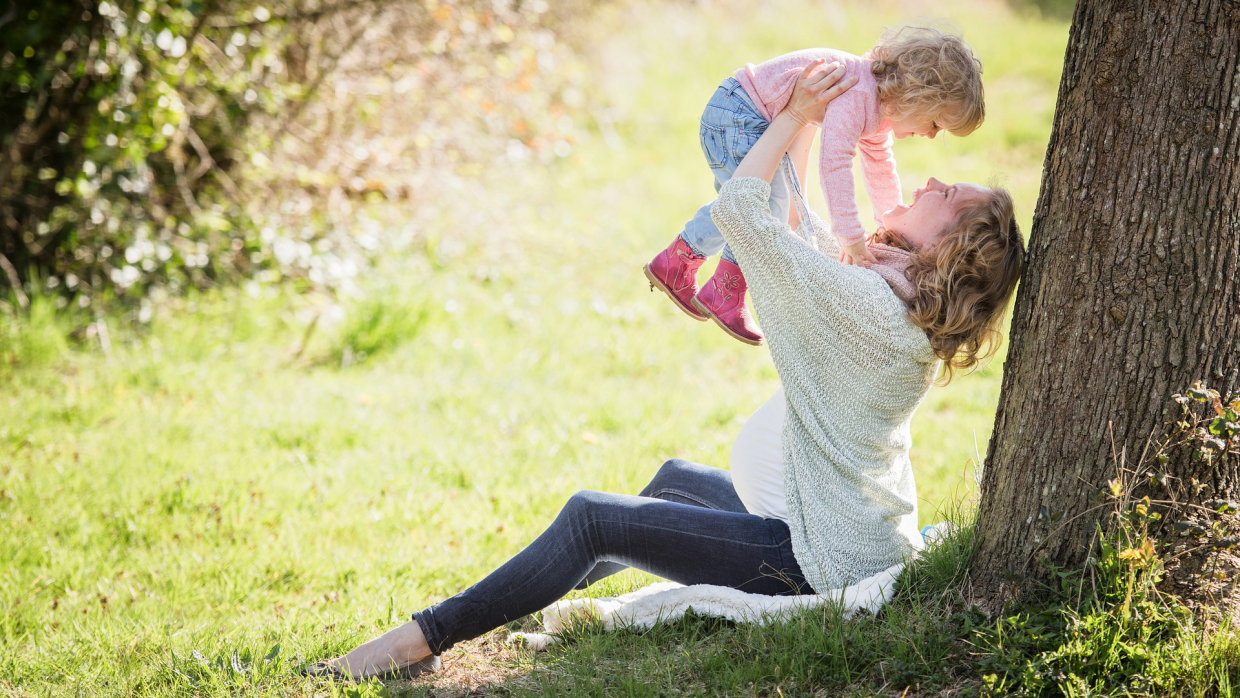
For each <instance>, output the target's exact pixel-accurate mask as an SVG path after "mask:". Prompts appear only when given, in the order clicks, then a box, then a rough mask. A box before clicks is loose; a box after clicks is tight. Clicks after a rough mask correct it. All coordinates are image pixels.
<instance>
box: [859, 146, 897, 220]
mask: <svg viewBox="0 0 1240 698" xmlns="http://www.w3.org/2000/svg"><path fill="white" fill-rule="evenodd" d="M892 142H893V138H892V136H891V133H890V132H888V133H887V135H886V136H885V137H882V138H862V139H861V140H859V141H857V146H858V148H859V149H860V151H861V174H862V176H863V179H864V181H865V191H866V193H868V194H869V195H870V204H871V206H872V207H873V209H874V221H875V222H876V223H879V224H880V225H881V224H882V220H883V214H884V213H886V212H888V211H890V210H891V209H893V208H895V207H896V206H898V205H900V204H901V203H903V202H904V198H903V194H902V193H901V191H900V177H899V175H897V174H896V156H895V154H894V153H892V152H891V144H892Z"/></svg>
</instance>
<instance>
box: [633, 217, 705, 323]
mask: <svg viewBox="0 0 1240 698" xmlns="http://www.w3.org/2000/svg"><path fill="white" fill-rule="evenodd" d="M705 261H706V258H705V257H699V256H697V255H696V254H694V253H693V249H692V248H691V247H689V244H688V243H686V242H685V241H684V240H681V239H680V236H679V235H677V236H676V239H675V240H674V241H672V244H671V245H670V246H668V248H667V249H666V250H663V251H662V252H660V253H659V254H657V255H655V258H654V259H652V260H651V261H650V264H647V265H646V266H645V272H646V278H647V279H650V288H652V289H653V288H657V289H659V290H660V291H662V292H664V293H666V294H667V296H668V298H671V299H672V302H673V303H675V304H676V307H677V308H680V309H681V310H683V311H684V312H685V314H686V315H688V316H689V317H691V318H693V319H694V320H701V321H702V322H705V321H706V316H705V315H703V314H701V313H699V312H698V311H697V309H695V308H694V307H693V305H692V302H693V296H694V295H696V294H697V292H698V283H697V271H698V267H700V266H702V262H705Z"/></svg>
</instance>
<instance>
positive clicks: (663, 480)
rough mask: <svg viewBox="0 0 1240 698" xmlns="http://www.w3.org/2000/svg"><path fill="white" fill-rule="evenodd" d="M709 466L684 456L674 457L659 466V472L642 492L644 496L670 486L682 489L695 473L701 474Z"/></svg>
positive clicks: (651, 494)
mask: <svg viewBox="0 0 1240 698" xmlns="http://www.w3.org/2000/svg"><path fill="white" fill-rule="evenodd" d="M705 467H707V466H705V465H699V464H697V463H694V462H692V461H687V460H685V459H683V458H672V459H671V460H667V461H664V462H663V465H661V466H659V470H658V472H656V473H655V474H654V478H652V479H651V480H650V484H648V485H646V489H644V490H642V492H641V494H642V496H644V497H650V496H653V495H654V493H655V492H659V491H662V490H665V489H668V488H673V489H682V488H683V487H684V485H685V484H686V483H687V482H689V481H691V480H692V479H693V477H694V475H695V474H699V475H700V474H701V470H702V469H703V468H705Z"/></svg>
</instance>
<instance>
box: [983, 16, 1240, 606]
mask: <svg viewBox="0 0 1240 698" xmlns="http://www.w3.org/2000/svg"><path fill="white" fill-rule="evenodd" d="M1196 380H1202V381H1205V382H1206V383H1208V384H1209V385H1210V387H1213V388H1215V389H1217V390H1220V391H1223V392H1224V393H1227V392H1231V391H1234V390H1236V388H1237V386H1238V384H1240V2H1237V0H1177V1H1173V2H1159V1H1157V0H1133V1H1125V0H1081V1H1080V2H1079V3H1078V5H1077V7H1076V11H1075V13H1074V15H1073V19H1072V29H1071V33H1070V37H1069V41H1068V49H1067V54H1066V56H1065V59H1064V71H1063V77H1062V79H1061V82H1060V87H1059V97H1058V101H1057V104H1056V108H1055V121H1054V126H1053V130H1052V132H1051V139H1050V144H1049V146H1048V147H1047V151H1046V161H1045V164H1044V171H1043V176H1042V189H1041V193H1040V195H1039V197H1038V204H1037V209H1036V210H1035V212H1034V217H1033V228H1032V230H1031V232H1030V236H1029V245H1028V257H1027V265H1026V271H1025V275H1024V278H1023V280H1022V282H1021V286H1020V290H1019V291H1018V293H1017V297H1016V305H1015V311H1014V314H1013V321H1012V329H1011V334H1010V344H1009V354H1008V359H1007V362H1006V364H1005V366H1004V377H1003V388H1002V392H1001V395H1000V399H999V408H998V412H997V414H996V423H995V430H994V435H993V437H992V439H991V442H990V446H989V449H988V451H987V456H986V468H985V471H984V476H983V480H982V488H981V489H982V494H981V504H980V508H979V512H978V538H977V540H978V546H979V547H978V550H977V555H976V557H975V559H974V563H973V569H972V573H973V580H974V584H975V591H976V592H977V593H978V594H979V595H980V597H982V598H988V599H990V600H991V601H992V603H993V602H994V601H995V600H999V601H1001V600H1002V599H1004V598H1007V597H1008V596H1010V595H1011V594H1013V593H1015V592H1017V591H1018V590H1019V589H1020V588H1021V587H1022V584H1023V582H1024V581H1026V580H1027V579H1029V578H1045V577H1046V576H1047V574H1048V570H1049V566H1056V567H1060V568H1070V569H1079V568H1081V566H1082V565H1083V564H1084V563H1085V561H1086V559H1087V555H1088V554H1089V549H1090V545H1091V541H1092V539H1093V537H1094V534H1095V532H1096V531H1097V524H1098V521H1099V518H1098V517H1099V515H1100V514H1101V513H1102V512H1101V510H1100V509H1099V508H1098V507H1097V500H1096V499H1094V498H1093V497H1092V495H1094V494H1095V493H1096V492H1097V491H1098V490H1099V488H1101V487H1105V486H1106V483H1107V481H1108V480H1110V479H1112V478H1114V477H1116V474H1117V462H1120V461H1122V462H1125V463H1127V464H1129V465H1130V466H1131V465H1133V464H1135V462H1136V461H1137V460H1138V459H1139V458H1140V457H1141V456H1142V454H1143V451H1144V450H1145V449H1146V447H1147V444H1149V443H1150V442H1151V438H1153V439H1155V440H1156V439H1157V438H1159V437H1160V436H1161V435H1163V434H1166V433H1167V427H1168V423H1169V422H1172V421H1174V419H1175V416H1176V415H1178V411H1173V410H1174V409H1175V408H1176V406H1175V405H1174V404H1172V403H1171V399H1170V398H1171V396H1172V395H1173V394H1175V393H1177V392H1184V391H1186V390H1187V389H1188V388H1189V386H1190V385H1191V384H1192V383H1193V382H1194V381H1196ZM1146 455H1147V456H1149V455H1152V454H1146ZM1232 462H1233V463H1234V461H1232ZM1166 469H1167V470H1168V472H1169V474H1170V475H1172V476H1173V477H1178V478H1184V480H1185V481H1186V482H1187V481H1188V479H1189V478H1192V477H1196V478H1199V479H1202V481H1203V482H1205V483H1207V484H1208V485H1209V486H1211V487H1212V488H1214V490H1215V492H1216V493H1217V494H1218V495H1219V496H1224V497H1230V498H1236V495H1237V494H1240V473H1238V472H1237V468H1236V467H1235V466H1234V465H1231V466H1228V467H1225V468H1218V467H1204V466H1203V465H1202V464H1201V463H1200V462H1199V461H1193V460H1191V459H1189V458H1187V457H1185V458H1177V459H1173V461H1172V462H1170V463H1168V464H1167V465H1166ZM1046 563H1049V565H1048V564H1046Z"/></svg>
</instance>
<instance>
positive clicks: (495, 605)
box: [413, 491, 812, 654]
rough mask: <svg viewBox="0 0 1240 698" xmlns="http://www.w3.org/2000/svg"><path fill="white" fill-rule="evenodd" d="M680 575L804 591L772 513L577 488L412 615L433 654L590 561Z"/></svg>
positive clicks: (514, 615) (541, 602)
mask: <svg viewBox="0 0 1240 698" xmlns="http://www.w3.org/2000/svg"><path fill="white" fill-rule="evenodd" d="M603 561H609V562H616V563H619V564H621V565H626V566H630V567H636V568H638V569H641V570H644V571H646V572H650V573H652V574H655V575H658V576H660V577H664V578H666V579H670V580H672V581H675V582H680V583H682V584H717V585H721V586H729V587H732V588H735V589H740V590H742V591H747V592H751V593H758V594H771V595H777V594H796V593H812V590H811V588H810V587H809V585H808V583H806V582H805V579H804V577H803V576H802V575H801V569H800V567H799V566H798V565H797V563H796V559H795V557H794V556H793V552H792V544H791V540H790V535H789V532H788V526H787V524H785V523H784V522H782V521H778V520H776V519H763V518H762V517H759V516H754V515H752V514H746V513H737V512H732V511H719V510H715V509H709V508H706V507H703V506H693V505H688V504H680V503H677V502H668V501H662V500H659V499H653V498H649V497H634V496H630V495H618V494H606V493H602V492H589V491H587V492H579V493H577V494H575V495H573V497H572V498H571V499H569V501H568V503H567V504H566V505H565V506H564V509H563V510H561V511H560V514H559V516H557V517H556V519H555V522H554V523H552V524H551V526H550V527H549V528H548V529H547V530H546V531H544V532H543V534H542V535H540V536H539V537H538V538H537V539H535V541H534V542H533V543H531V544H530V545H529V547H527V548H525V550H522V551H521V552H520V553H518V554H517V555H516V556H515V557H513V558H512V559H511V560H509V561H508V562H506V563H504V565H503V566H501V567H500V568H499V569H497V570H496V571H494V572H492V573H491V574H490V575H488V576H487V577H486V578H485V579H483V580H482V581H480V582H478V583H477V584H475V585H473V586H472V587H470V588H468V589H466V590H465V591H463V592H461V593H459V594H457V595H456V596H453V597H452V598H450V599H447V600H445V601H444V602H442V603H440V604H437V605H435V606H432V607H430V608H428V609H426V610H424V611H421V612H419V613H416V614H414V616H413V617H414V620H415V621H417V623H418V625H419V627H420V629H421V631H422V634H423V635H424V637H425V640H426V642H427V646H428V647H429V649H430V650H431V651H433V652H434V653H435V654H439V653H441V652H442V651H444V650H445V649H448V648H449V647H452V646H453V645H455V644H456V643H458V642H461V641H463V640H468V639H470V638H473V637H477V636H479V635H481V634H483V633H485V632H487V631H489V630H491V629H493V628H496V627H499V626H500V625H503V624H504V623H506V622H509V621H512V620H516V619H518V618H521V617H522V616H526V615H529V614H530V613H533V612H535V611H538V610H541V609H542V608H545V607H546V606H548V605H549V604H551V603H552V602H554V601H556V600H557V599H559V598H560V597H562V596H564V594H566V593H568V592H569V591H571V590H572V589H573V588H574V587H575V586H576V585H577V584H578V583H579V582H581V580H582V579H584V578H585V576H586V575H587V574H588V573H589V572H590V570H592V569H593V568H594V567H595V565H597V564H598V563H599V562H603Z"/></svg>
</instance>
